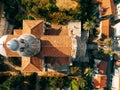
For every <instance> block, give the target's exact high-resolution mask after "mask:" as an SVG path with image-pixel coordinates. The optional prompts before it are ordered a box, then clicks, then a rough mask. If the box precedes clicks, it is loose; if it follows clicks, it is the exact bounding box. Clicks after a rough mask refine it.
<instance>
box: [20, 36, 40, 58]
mask: <svg viewBox="0 0 120 90" xmlns="http://www.w3.org/2000/svg"><path fill="white" fill-rule="evenodd" d="M18 40H19V41H20V43H21V48H20V50H19V53H20V55H22V56H27V57H31V56H34V55H36V54H38V53H39V52H40V40H39V39H37V38H36V37H35V36H34V35H31V34H23V35H21V36H20V37H19V38H18Z"/></svg>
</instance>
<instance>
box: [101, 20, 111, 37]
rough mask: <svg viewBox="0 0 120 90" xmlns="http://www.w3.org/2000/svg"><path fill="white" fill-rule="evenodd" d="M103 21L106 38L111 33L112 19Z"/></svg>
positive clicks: (103, 31)
mask: <svg viewBox="0 0 120 90" xmlns="http://www.w3.org/2000/svg"><path fill="white" fill-rule="evenodd" d="M101 22H102V35H103V37H105V38H108V37H109V34H110V20H103V21H101Z"/></svg>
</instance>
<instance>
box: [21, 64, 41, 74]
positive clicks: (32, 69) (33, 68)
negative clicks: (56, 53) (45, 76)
mask: <svg viewBox="0 0 120 90" xmlns="http://www.w3.org/2000/svg"><path fill="white" fill-rule="evenodd" d="M22 71H23V72H39V71H40V70H39V69H38V68H37V67H36V66H34V65H33V64H31V63H29V64H28V65H27V66H26V67H25V68H24V69H23V70H22Z"/></svg>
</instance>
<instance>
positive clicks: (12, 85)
mask: <svg viewBox="0 0 120 90" xmlns="http://www.w3.org/2000/svg"><path fill="white" fill-rule="evenodd" d="M23 82H24V77H23V76H22V75H21V74H19V75H17V76H12V77H10V78H9V79H8V80H7V81H5V82H4V83H3V86H5V87H7V88H8V90H9V89H11V90H15V89H16V88H18V87H20V85H22V84H23Z"/></svg>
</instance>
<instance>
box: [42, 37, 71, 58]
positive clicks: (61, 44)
mask: <svg viewBox="0 0 120 90" xmlns="http://www.w3.org/2000/svg"><path fill="white" fill-rule="evenodd" d="M40 39H41V43H42V47H41V48H42V51H41V54H42V55H43V56H54V57H66V56H70V55H71V50H72V39H71V37H69V36H62V37H60V36H43V37H41V38H40Z"/></svg>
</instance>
